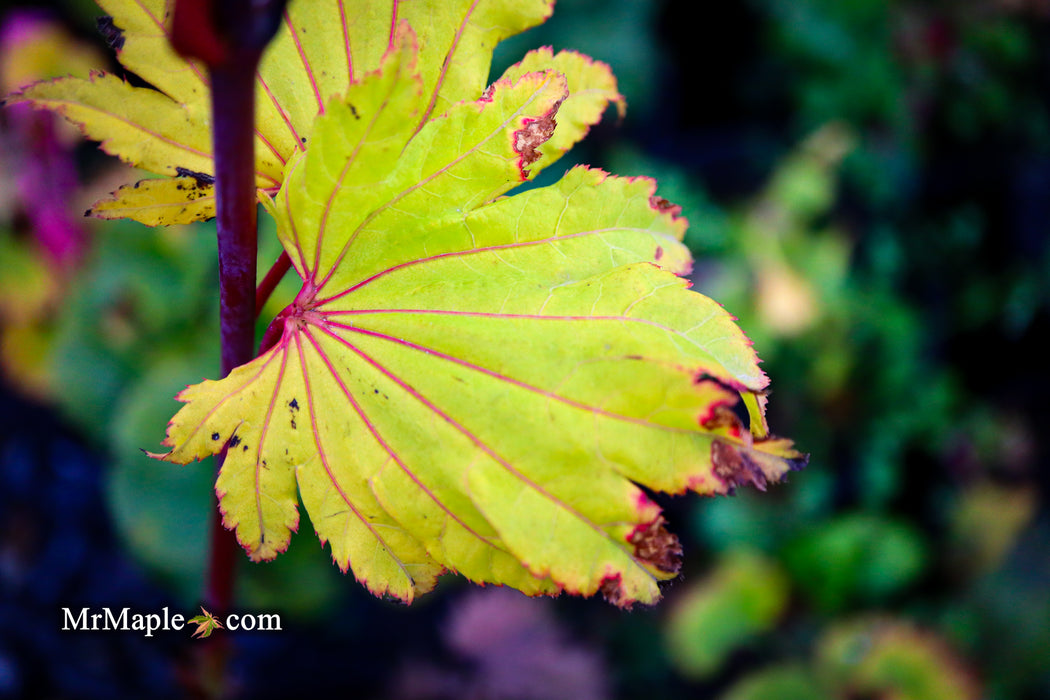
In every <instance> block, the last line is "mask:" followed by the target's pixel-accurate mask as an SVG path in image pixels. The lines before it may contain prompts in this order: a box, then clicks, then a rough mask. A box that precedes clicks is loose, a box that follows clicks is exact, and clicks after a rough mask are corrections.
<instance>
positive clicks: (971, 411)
mask: <svg viewBox="0 0 1050 700" xmlns="http://www.w3.org/2000/svg"><path fill="white" fill-rule="evenodd" d="M78 7H79V4H78ZM1041 8H1043V5H1041V4H1040V3H1035V2H1032V3H1026V2H1022V1H1021V0H1016V1H1013V2H1011V1H1010V0H982V1H980V2H966V3H929V2H920V1H919V0H902V1H901V2H894V3H886V2H882V1H880V0H748V1H747V2H743V3H733V4H729V5H725V6H718V7H714V6H711V7H708V6H706V5H705V6H704V7H703V8H702V9H697V8H696V7H694V6H693V5H692V4H691V3H688V2H684V1H674V0H667V1H666V2H662V3H641V2H634V1H633V0H602V1H601V2H598V1H597V0H561V1H560V2H559V4H558V8H557V11H556V12H555V14H554V16H553V18H552V19H551V20H550V22H548V23H547V24H545V25H543V26H542V27H539V28H537V29H535V30H532V31H530V32H527V33H526V34H524V35H522V36H521V37H517V38H515V39H513V40H512V41H509V42H506V44H505V45H501V47H500V49H499V51H498V53H497V58H496V61H497V65H496V66H495V67H494V70H496V71H499V70H502V66H503V65H506V64H508V63H510V62H512V61H513V60H515V59H516V58H517V57H518V56H520V55H521V53H523V52H524V51H525V50H526V49H527V48H531V47H534V46H537V45H542V44H553V46H554V48H555V50H558V49H562V48H576V49H579V50H581V51H583V52H586V53H590V54H591V55H593V56H595V57H596V58H598V59H601V60H605V61H607V62H609V63H610V64H611V65H612V67H613V69H614V71H615V72H616V73H617V75H618V77H619V79H620V87H621V91H622V92H623V93H624V94H625V95H626V97H627V99H628V102H629V105H630V109H629V112H628V117H627V119H626V121H625V122H624V124H623V125H621V126H619V127H618V128H617V127H616V126H615V125H609V124H606V125H602V126H601V127H599V128H598V129H597V130H596V131H597V133H596V134H594V135H593V137H592V138H590V139H588V140H587V141H585V142H584V144H585V145H584V149H583V150H581V151H580V152H579V153H574V154H572V155H573V156H575V159H576V160H577V161H583V162H590V163H593V164H595V165H598V166H601V167H604V168H606V169H608V170H610V171H613V172H616V173H619V174H624V175H638V174H645V175H650V176H654V177H656V179H657V180H658V182H659V185H660V194H661V195H662V196H664V197H666V198H667V199H669V200H671V201H673V202H675V203H677V204H680V205H681V206H682V208H683V211H684V214H685V215H686V216H687V217H688V218H689V220H690V224H691V226H690V229H689V233H688V238H687V242H688V243H689V244H690V246H691V247H692V249H693V250H694V254H695V257H696V265H695V269H694V273H693V282H694V286H695V287H696V288H697V289H699V290H700V291H702V292H704V293H706V294H708V295H709V296H711V297H713V298H715V299H717V300H719V301H720V302H721V303H723V304H724V305H725V306H726V307H727V308H728V309H729V310H730V311H731V312H732V313H733V314H734V315H736V316H738V317H739V319H740V323H741V325H742V327H743V328H744V329H745V331H746V332H748V334H749V336H750V337H751V338H752V339H753V340H754V341H755V345H756V347H757V349H758V351H759V353H760V356H761V357H762V358H763V360H764V361H765V364H764V365H763V367H764V369H765V370H766V372H767V373H768V374H769V375H770V376H771V377H772V380H773V381H772V387H773V392H774V393H773V394H772V396H771V400H770V411H771V413H770V424H771V427H772V429H773V430H774V432H777V433H781V434H784V435H790V436H791V437H792V438H794V439H795V440H796V441H797V442H798V444H799V445H801V446H802V448H803V449H804V450H807V451H809V452H811V453H812V459H811V463H810V466H809V468H808V469H807V470H805V471H803V472H801V473H798V474H793V475H792V481H791V483H790V484H787V485H783V486H777V487H773V488H771V489H770V491H769V492H767V493H761V494H760V493H755V492H750V491H749V492H742V493H740V494H739V495H738V496H736V497H735V498H724V499H713V500H705V501H702V502H692V503H683V502H679V501H670V502H669V503H668V507H669V511H670V513H671V514H672V517H674V518H678V519H679V520H681V521H684V522H683V523H682V524H681V525H680V526H679V528H678V529H679V530H680V531H681V530H685V529H688V530H689V536H688V537H687V538H686V542H685V544H686V547H687V551H686V562H687V568H686V571H685V575H684V577H683V580H682V581H680V582H677V583H675V584H674V585H672V586H670V587H669V588H668V590H667V597H668V600H667V602H666V603H665V604H664V605H663V606H661V607H660V608H659V609H657V610H655V611H648V612H644V613H638V614H635V615H634V616H619V617H616V618H615V619H614V620H612V619H611V618H609V619H607V618H603V619H602V620H601V621H599V622H598V623H597V624H596V628H597V629H599V630H601V631H602V632H601V633H600V635H599V636H600V642H601V644H602V645H603V650H604V652H605V654H606V655H607V656H608V657H609V658H610V660H611V661H612V662H613V663H612V666H613V668H616V669H617V671H616V674H617V680H618V681H619V684H620V691H621V694H622V696H623V697H639V696H643V695H650V696H659V697H662V698H668V699H672V698H678V697H682V698H684V697H694V696H696V695H697V694H698V693H703V694H704V696H705V697H708V696H709V697H719V698H721V699H722V700H765V699H767V698H769V699H773V698H776V699H777V700H792V699H793V698H800V699H801V698H806V699H811V698H812V699H817V700H820V699H821V698H855V697H865V698H887V699H888V698H902V699H903V698H906V699H908V700H927V699H930V700H940V699H942V698H943V699H944V700H957V699H959V698H963V699H965V698H976V697H984V698H989V699H992V700H1007V699H1011V698H1017V699H1019V700H1023V699H1025V698H1036V697H1047V696H1050V670H1048V669H1050V667H1048V665H1047V664H1046V659H1047V658H1048V655H1050V624H1047V622H1048V621H1050V565H1048V562H1050V557H1047V553H1048V551H1050V518H1048V509H1047V504H1046V493H1047V488H1048V478H1047V476H1046V474H1047V471H1048V465H1047V455H1048V454H1050V445H1048V442H1047V437H1046V434H1045V426H1046V425H1047V421H1048V420H1050V418H1048V414H1047V409H1046V408H1045V406H1044V404H1045V392H1046V391H1047V390H1048V389H1050V382H1048V380H1047V372H1046V370H1045V367H1044V366H1043V364H1042V363H1043V362H1045V359H1046V357H1047V356H1048V353H1047V347H1046V345H1045V344H1042V345H1040V344H1038V343H1039V341H1038V340H1037V339H1038V338H1040V337H1041V336H1042V335H1045V334H1046V331H1047V326H1048V324H1050V244H1048V239H1050V232H1048V229H1047V227H1048V224H1047V222H1048V221H1050V204H1048V202H1050V197H1048V195H1050V48H1048V47H1050V42H1047V41H1046V39H1047V37H1048V36H1050V17H1048V16H1047V14H1045V13H1046V12H1047V11H1046V10H1045V9H1041ZM78 16H79V15H78ZM683 27H689V28H690V29H691V31H692V32H693V34H687V35H686V36H687V38H685V39H683V38H682V37H681V34H682V32H684V31H685V30H684V29H682V28H683ZM720 35H724V37H725V38H726V42H724V43H720V44H719V48H717V49H716V48H713V47H712V45H711V44H710V41H705V37H706V38H710V37H719V36H720ZM734 41H735V42H736V43H735V44H734ZM734 45H737V46H740V47H741V48H740V51H739V52H737V53H733V52H731V51H727V49H726V48H725V47H726V46H730V47H731V46H734ZM713 58H717V59H719V60H718V61H714V60H711V59H713ZM726 154H728V155H726ZM569 165H571V163H568V162H567V163H566V166H565V167H569ZM557 170H559V172H560V168H558V169H557ZM555 174H557V173H555ZM4 226H5V227H7V228H5V230H4V231H3V232H2V233H3V235H2V236H0V264H2V265H3V268H2V269H3V271H4V272H3V277H2V278H0V309H4V310H5V311H4V316H3V317H2V319H3V321H4V323H5V328H4V344H5V357H6V358H8V359H7V360H6V361H7V362H8V363H10V362H11V361H12V360H11V359H10V357H11V351H10V346H11V345H12V344H15V345H17V344H18V343H19V342H22V343H24V344H25V345H24V347H22V351H21V354H20V355H19V354H18V353H15V355H16V359H17V357H22V358H23V359H24V358H25V357H27V356H32V357H33V358H34V359H35V360H38V361H40V362H41V363H43V364H44V365H45V366H46V368H47V369H46V371H45V372H43V374H44V375H45V379H43V380H39V379H38V380H34V381H33V382H31V384H32V385H33V387H35V390H36V391H38V392H39V391H41V388H40V387H42V386H43V387H45V388H44V389H43V390H44V391H46V392H47V393H48V395H49V396H50V398H51V400H52V401H53V402H54V403H55V404H56V405H59V406H61V407H62V409H63V410H64V411H65V412H66V413H67V415H69V416H70V417H71V418H72V419H73V420H75V421H76V422H77V423H78V424H79V425H80V426H82V427H83V429H84V430H85V432H86V433H87V434H89V435H90V436H92V438H93V439H94V440H95V441H96V444H98V445H107V444H108V445H110V447H109V449H110V453H111V455H112V468H111V471H110V474H109V484H110V487H109V492H110V501H111V504H112V507H113V513H114V517H115V519H116V521H117V523H118V525H119V527H120V530H121V532H122V533H124V535H125V536H126V537H127V539H128V542H129V546H130V547H131V548H132V549H133V550H134V551H135V552H136V553H137V555H138V556H139V557H140V558H141V559H142V560H143V561H144V562H146V563H147V564H148V565H149V566H150V567H151V568H152V569H153V570H154V571H155V572H157V573H158V575H159V576H162V577H163V578H164V579H165V580H167V581H169V582H170V583H171V585H173V586H174V587H175V588H176V590H178V591H180V594H181V595H182V596H183V597H184V599H186V600H192V599H193V598H194V597H195V596H196V587H197V586H198V585H199V584H198V581H199V577H200V568H201V566H202V562H203V560H204V554H203V548H204V542H205V538H204V535H203V532H204V527H205V521H206V518H207V513H208V512H209V509H210V508H212V507H213V505H212V495H211V493H210V482H211V474H210V469H211V467H210V466H209V465H199V466H195V467H192V468H174V467H170V466H165V465H157V464H155V463H153V462H151V461H149V460H147V459H145V458H144V457H143V456H142V455H141V453H140V452H139V449H140V448H145V449H156V448H157V445H158V443H159V441H160V439H161V437H162V435H163V427H164V421H165V420H166V419H167V418H168V417H170V415H171V412H172V408H173V406H174V404H173V402H172V398H171V397H172V396H173V394H174V393H175V392H176V391H177V390H178V389H179V388H181V386H183V385H185V384H187V383H190V382H194V381H197V380H198V379H200V377H202V376H214V373H215V367H216V365H217V355H218V347H217V340H216V338H217V333H216V329H215V326H216V317H217V314H216V311H215V308H216V302H215V298H214V297H215V295H214V287H215V270H214V237H213V232H212V231H211V230H210V228H209V227H208V226H201V227H197V228H192V229H190V228H187V229H177V230H171V231H151V230H147V229H144V228H142V227H138V226H134V225H124V224H114V225H107V226H104V227H99V228H98V229H97V233H96V234H95V239H94V244H93V248H92V251H91V253H90V255H89V256H88V257H87V259H86V260H85V261H84V262H83V265H82V267H81V269H80V270H79V271H78V273H77V274H76V275H75V277H74V278H73V279H72V280H71V281H70V282H69V283H68V288H67V289H66V290H65V291H64V293H63V294H62V299H63V300H64V301H63V303H62V304H60V305H58V306H57V307H56V306H53V305H51V306H49V304H48V303H46V298H47V293H45V292H41V293H40V294H39V295H32V294H30V293H29V292H30V291H31V290H34V289H36V290H39V289H40V287H41V285H42V284H43V283H42V282H40V280H41V268H40V267H39V265H37V264H36V263H34V259H33V257H32V255H29V254H27V253H26V252H25V251H26V250H27V249H26V248H25V247H24V246H23V245H22V239H21V238H19V237H18V236H16V235H15V234H14V233H12V232H10V231H9V230H8V229H11V231H13V228H14V224H13V223H12V222H10V221H8V222H5V224H4ZM23 238H24V237H23ZM262 240H263V251H262V252H261V254H260V260H261V261H262V267H263V269H265V268H267V267H268V266H269V264H270V263H271V262H272V260H273V259H274V258H275V257H276V252H277V249H276V247H275V241H274V237H273V235H272V231H264V232H263V236H262ZM288 282H289V281H286V284H287V283H288ZM12 290H20V291H21V294H22V302H23V303H20V304H15V305H13V306H12V305H11V304H8V303H7V302H8V301H10V299H12V298H13V295H14V294H15V292H14V291H12ZM289 294H290V292H289V290H288V288H287V287H286V288H285V289H283V291H279V292H278V294H277V295H275V299H274V300H272V301H271V303H270V304H269V305H268V307H267V309H266V310H265V311H264V313H263V314H262V318H263V321H262V322H261V323H265V319H268V318H270V317H272V316H273V314H275V313H276V312H277V311H279V310H280V308H281V307H282V306H283V304H284V303H286V302H287V300H288V298H289ZM33 299H37V300H39V303H37V302H34V303H32V304H30V303H28V301H27V300H29V301H31V300H33ZM11 308H15V309H20V310H22V311H25V310H26V309H29V308H32V309H34V310H35V311H33V313H34V314H36V315H37V316H38V317H39V316H46V317H47V321H46V322H45V323H43V328H44V330H43V331H42V332H40V333H37V334H26V333H24V332H23V331H22V330H21V329H23V328H24V324H23V321H24V319H19V318H16V315H17V314H16V312H15V311H11V310H10V309H11ZM20 324H21V325H20ZM19 339H21V340H19ZM27 348H28V349H27ZM11 371H12V370H11V369H10V367H9V369H8V372H9V373H11ZM26 371H27V372H28V370H26ZM685 522H688V524H689V525H688V528H686V527H685V526H684V525H685ZM301 527H302V528H303V529H304V530H306V531H308V530H309V524H308V523H306V522H304V523H303V524H302V526H301ZM304 545H306V543H304V542H298V543H297V542H293V544H292V547H291V548H290V551H289V553H288V554H287V555H285V556H284V557H281V558H280V559H279V561H278V563H276V564H271V565H267V566H264V567H263V566H252V567H248V566H246V567H244V570H245V571H246V573H247V578H245V579H244V581H243V585H242V592H243V594H244V595H245V596H246V598H245V600H244V604H245V605H246V606H249V607H250V606H252V605H253V604H258V605H260V606H266V607H269V606H280V607H284V608H285V609H289V610H294V611H295V612H296V613H299V614H302V615H305V616H310V615H312V616H315V617H316V616H320V615H322V614H323V612H324V610H325V609H326V608H327V607H328V606H331V605H333V604H335V601H337V600H340V599H342V598H343V597H345V596H347V595H349V594H348V593H347V590H348V589H349V590H351V591H355V593H354V594H355V595H360V593H358V592H356V589H355V588H354V587H352V586H347V585H345V583H344V582H341V581H340V577H339V575H338V574H337V573H336V572H334V569H333V567H331V566H330V565H329V564H328V562H327V557H326V555H325V554H324V553H323V552H320V551H318V550H317V549H316V548H312V547H309V546H304ZM452 590H453V593H450V595H454V594H455V593H454V589H452ZM584 605H592V606H593V605H598V604H597V603H592V604H584ZM565 610H566V611H567V612H566V614H567V615H571V614H573V611H574V610H578V609H577V608H565ZM587 611H588V612H585V613H583V614H582V615H583V616H584V617H585V618H588V619H593V617H594V616H595V615H597V613H594V612H591V608H587ZM602 614H603V615H605V614H606V613H604V612H603V613H602ZM607 614H608V615H609V616H614V615H617V613H615V612H612V611H609V612H608V613H607Z"/></svg>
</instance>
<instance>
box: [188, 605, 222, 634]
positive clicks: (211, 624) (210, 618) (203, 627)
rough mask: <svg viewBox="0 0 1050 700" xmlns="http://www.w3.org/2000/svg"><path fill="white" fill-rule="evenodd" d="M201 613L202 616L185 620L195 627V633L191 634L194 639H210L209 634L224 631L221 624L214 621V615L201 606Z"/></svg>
mask: <svg viewBox="0 0 1050 700" xmlns="http://www.w3.org/2000/svg"><path fill="white" fill-rule="evenodd" d="M201 612H202V613H204V614H203V615H197V616H196V617H191V618H190V619H189V620H187V622H192V623H193V624H195V625H197V631H196V632H194V633H193V637H194V638H195V639H204V638H205V637H210V636H211V633H212V632H214V631H215V630H221V629H224V628H223V626H222V623H221V622H219V621H218V620H216V619H215V616H214V615H212V614H211V613H210V612H208V611H207V610H205V609H204V606H203V605H202V606H201Z"/></svg>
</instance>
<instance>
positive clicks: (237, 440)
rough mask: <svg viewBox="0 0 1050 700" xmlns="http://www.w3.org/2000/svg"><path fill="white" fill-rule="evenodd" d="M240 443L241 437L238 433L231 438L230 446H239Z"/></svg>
mask: <svg viewBox="0 0 1050 700" xmlns="http://www.w3.org/2000/svg"><path fill="white" fill-rule="evenodd" d="M240 444H241V439H240V438H239V437H237V436H236V435H234V436H233V437H232V438H230V447H231V448H233V447H237V445H240Z"/></svg>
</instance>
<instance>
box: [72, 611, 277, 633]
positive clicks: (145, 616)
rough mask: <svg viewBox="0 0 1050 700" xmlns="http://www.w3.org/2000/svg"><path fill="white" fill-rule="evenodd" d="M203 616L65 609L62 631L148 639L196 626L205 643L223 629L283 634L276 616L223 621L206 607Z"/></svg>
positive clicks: (246, 616)
mask: <svg viewBox="0 0 1050 700" xmlns="http://www.w3.org/2000/svg"><path fill="white" fill-rule="evenodd" d="M201 613H202V614H201V615H197V616H195V617H191V618H189V619H187V618H186V616H185V615H183V614H181V613H175V614H174V615H172V614H170V612H169V611H168V608H167V607H165V608H163V609H162V610H161V611H160V612H159V613H133V612H131V609H130V608H121V610H120V612H116V613H115V612H114V611H113V610H112V608H98V609H95V610H92V609H91V608H80V610H79V611H76V612H75V611H74V610H72V609H70V608H62V630H63V631H66V632H83V631H90V632H110V631H119V632H141V633H142V634H143V635H144V636H146V637H152V636H153V634H154V632H169V631H172V630H175V631H178V630H181V629H184V628H185V627H186V626H187V625H196V626H197V628H196V630H195V631H194V632H193V636H194V637H199V638H201V639H203V638H204V637H208V636H210V635H211V633H212V632H214V631H215V630H221V629H228V630H233V631H235V630H249V631H258V632H279V631H280V630H281V616H280V615H277V614H276V613H265V614H257V615H250V614H244V615H238V614H236V613H230V614H229V615H226V617H224V618H223V619H222V620H220V619H219V616H217V615H212V614H211V613H210V612H208V611H207V610H205V609H204V607H203V606H201ZM224 622H225V624H223V623H224Z"/></svg>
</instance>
